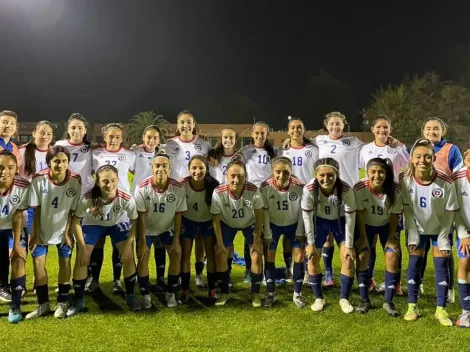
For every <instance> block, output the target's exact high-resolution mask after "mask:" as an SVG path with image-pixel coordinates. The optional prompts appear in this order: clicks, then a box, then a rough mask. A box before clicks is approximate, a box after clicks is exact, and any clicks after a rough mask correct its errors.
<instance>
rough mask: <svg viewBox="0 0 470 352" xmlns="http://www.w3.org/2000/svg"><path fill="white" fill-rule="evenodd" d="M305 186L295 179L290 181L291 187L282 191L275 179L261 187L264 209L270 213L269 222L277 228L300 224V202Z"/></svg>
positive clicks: (292, 178) (267, 181)
mask: <svg viewBox="0 0 470 352" xmlns="http://www.w3.org/2000/svg"><path fill="white" fill-rule="evenodd" d="M303 187H304V184H303V183H302V182H300V181H299V180H297V179H296V178H294V177H291V178H290V180H289V187H288V188H287V189H286V190H280V189H279V188H278V187H277V186H276V181H275V180H274V178H273V177H270V178H268V179H267V180H266V181H265V182H263V184H262V185H261V188H260V191H261V195H262V196H263V202H264V209H265V211H269V221H270V222H271V223H272V224H274V225H276V226H289V225H293V224H295V223H297V222H299V214H300V212H301V208H300V200H301V199H302V190H303Z"/></svg>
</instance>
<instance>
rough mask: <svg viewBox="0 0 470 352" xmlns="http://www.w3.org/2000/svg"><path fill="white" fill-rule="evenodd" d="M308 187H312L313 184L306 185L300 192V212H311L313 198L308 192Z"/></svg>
mask: <svg viewBox="0 0 470 352" xmlns="http://www.w3.org/2000/svg"><path fill="white" fill-rule="evenodd" d="M310 187H312V188H313V187H314V186H313V183H309V184H306V185H305V186H304V189H303V191H302V201H301V202H300V206H301V207H302V210H305V211H312V210H313V196H312V192H311V191H310V190H309V188H310Z"/></svg>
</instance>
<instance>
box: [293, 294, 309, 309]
mask: <svg viewBox="0 0 470 352" xmlns="http://www.w3.org/2000/svg"><path fill="white" fill-rule="evenodd" d="M292 301H293V302H294V304H295V306H296V307H297V308H305V306H306V305H307V302H306V301H305V298H304V296H302V295H298V294H296V293H294V296H293V297H292Z"/></svg>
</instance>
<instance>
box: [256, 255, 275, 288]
mask: <svg viewBox="0 0 470 352" xmlns="http://www.w3.org/2000/svg"><path fill="white" fill-rule="evenodd" d="M264 275H265V278H266V286H267V288H268V292H274V290H275V289H276V267H275V266H274V262H266V264H265V268H264ZM251 281H253V279H252V280H251Z"/></svg>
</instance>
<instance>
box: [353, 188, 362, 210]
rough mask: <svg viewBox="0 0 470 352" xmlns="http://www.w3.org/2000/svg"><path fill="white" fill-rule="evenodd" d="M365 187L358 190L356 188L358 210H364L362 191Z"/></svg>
mask: <svg viewBox="0 0 470 352" xmlns="http://www.w3.org/2000/svg"><path fill="white" fill-rule="evenodd" d="M363 189H364V188H362V189H360V190H356V189H355V188H354V198H355V200H356V208H357V210H364V204H363V203H362V192H363Z"/></svg>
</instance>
